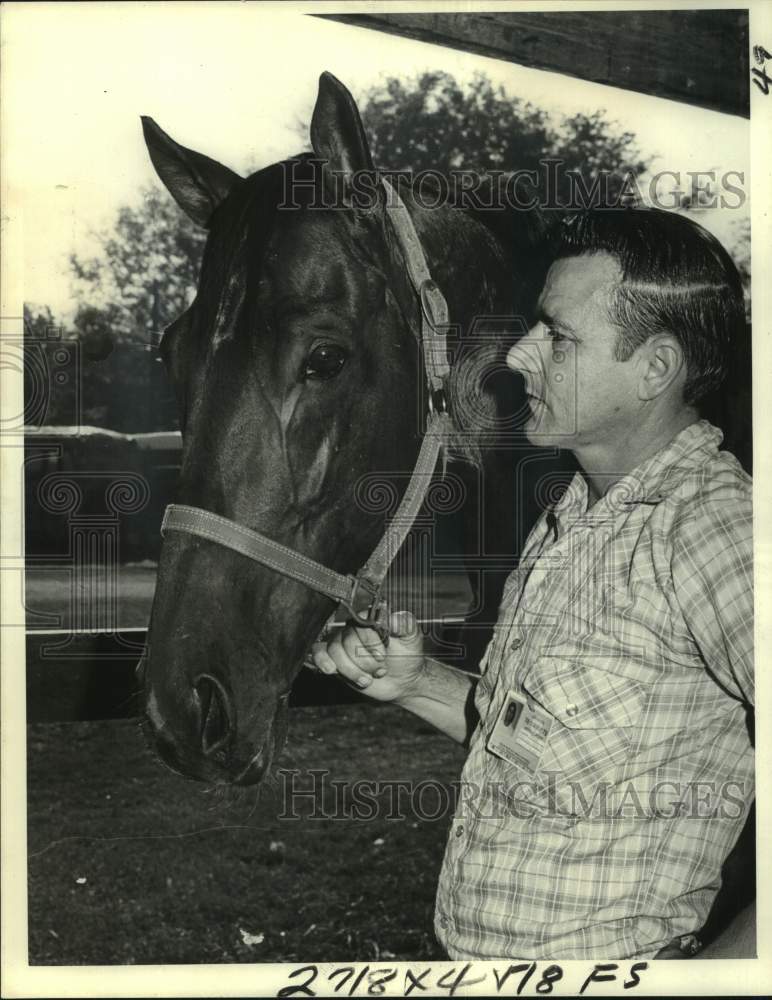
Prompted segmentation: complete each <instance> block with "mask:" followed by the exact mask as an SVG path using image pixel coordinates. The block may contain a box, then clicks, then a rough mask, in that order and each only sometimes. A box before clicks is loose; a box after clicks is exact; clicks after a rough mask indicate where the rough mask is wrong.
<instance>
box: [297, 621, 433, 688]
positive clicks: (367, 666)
mask: <svg viewBox="0 0 772 1000" xmlns="http://www.w3.org/2000/svg"><path fill="white" fill-rule="evenodd" d="M389 625H390V629H389V643H388V645H387V646H384V644H383V643H382V642H381V640H380V638H379V636H378V633H377V632H375V631H373V630H372V629H367V628H361V627H359V626H353V625H349V626H346V628H344V629H341V630H340V631H339V632H338V633H337V634H336V635H335V636H334V638H333V639H331V640H330V641H329V642H327V643H323V642H317V643H314V646H313V649H312V657H311V658H312V660H313V663H314V665H315V666H316V667H317V669H319V670H321V671H322V672H323V673H325V674H338V675H339V676H341V677H342V678H343V679H344V680H346V681H348V682H349V683H350V684H351V685H353V686H354V687H356V688H357V690H359V691H362V692H363V693H364V694H366V695H368V697H370V698H375V699H377V700H378V701H395V702H399V701H400V700H402V699H404V698H407V697H409V695H410V694H411V693H412V692H413V691H415V690H416V688H417V686H418V682H419V679H420V676H421V673H422V671H423V668H424V662H425V658H424V650H423V636H422V635H421V632H420V630H419V628H418V626H417V624H416V620H415V618H414V617H413V615H412V614H410V612H409V611H399V612H397V613H395V614H393V615H392V616H391V619H390V621H389Z"/></svg>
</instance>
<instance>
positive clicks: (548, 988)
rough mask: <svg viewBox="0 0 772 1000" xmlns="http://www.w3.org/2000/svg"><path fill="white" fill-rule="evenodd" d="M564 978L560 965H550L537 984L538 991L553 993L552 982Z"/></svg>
mask: <svg viewBox="0 0 772 1000" xmlns="http://www.w3.org/2000/svg"><path fill="white" fill-rule="evenodd" d="M562 978H563V970H562V969H561V968H560V966H559V965H548V966H547V968H546V969H545V970H544V972H543V973H542V977H541V979H540V980H539V982H538V983H537V984H536V992H537V993H552V984H553V983H557V982H558V981H559V980H561V979H562Z"/></svg>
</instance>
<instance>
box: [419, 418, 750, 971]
mask: <svg viewBox="0 0 772 1000" xmlns="http://www.w3.org/2000/svg"><path fill="white" fill-rule="evenodd" d="M720 442H721V432H720V431H718V430H717V429H716V428H715V427H712V426H711V425H710V424H709V423H708V422H707V421H699V422H697V423H694V424H692V425H691V426H689V427H687V428H686V429H684V430H683V431H682V432H681V433H680V434H678V435H677V437H675V438H674V439H673V440H672V441H671V442H670V443H669V444H668V445H667V446H666V447H665V448H664V449H662V450H661V451H660V452H659V453H658V454H656V455H655V456H654V457H653V458H651V459H650V460H648V461H647V462H645V463H643V464H642V465H641V466H640V467H639V468H638V469H636V470H635V471H634V472H633V473H631V474H630V475H628V476H626V477H625V478H624V479H622V480H621V481H620V482H619V483H617V484H616V485H615V486H614V487H612V489H611V490H609V492H608V493H607V494H606V495H605V496H604V497H603V498H601V499H600V500H599V501H598V502H597V503H596V504H595V505H594V506H593V507H592V508H590V509H589V510H588V498H587V489H586V484H585V482H584V479H583V478H582V477H581V476H579V475H577V476H576V477H575V478H574V480H573V481H572V483H571V484H570V486H569V487H568V489H567V490H566V492H565V493H564V495H563V496H562V498H561V499H560V500H559V501H558V502H557V503H556V504H554V505H553V506H552V508H551V509H549V510H547V511H545V513H544V514H543V515H542V516H541V518H540V519H539V521H538V522H537V524H536V525H535V527H534V529H533V531H532V532H531V534H530V536H529V538H528V540H527V542H526V545H525V549H524V550H523V554H522V557H521V560H520V564H519V566H518V568H517V569H516V570H515V572H514V573H512V574H511V576H510V577H509V580H508V581H507V584H506V586H505V589H504V596H503V600H502V605H501V609H500V613H499V621H498V624H497V627H496V630H495V632H494V638H493V640H492V642H491V643H490V645H489V647H488V650H487V651H486V654H485V657H484V658H483V662H482V664H481V673H482V677H481V679H480V681H479V682H478V684H477V689H476V692H475V702H476V706H477V710H478V712H479V715H480V720H481V721H480V723H479V725H478V727H477V730H476V732H475V733H474V735H473V737H472V741H471V745H470V751H469V756H468V759H467V762H466V764H465V767H464V771H463V774H462V780H461V791H460V797H459V800H458V808H457V811H456V816H455V818H454V820H453V824H452V827H451V830H450V834H449V838H448V844H447V847H446V852H445V859H444V862H443V867H442V872H441V875H440V882H439V888H438V893H437V907H436V914H435V930H436V933H437V936H438V938H439V940H440V941H441V942H442V943H443V945H444V946H445V948H446V949H447V951H448V953H449V955H450V956H451V957H452V958H515V957H517V958H522V959H526V958H527V959H537V958H554V959H571V958H600V957H605V958H623V957H644V958H645V957H651V956H653V955H655V954H656V952H657V951H658V950H659V949H660V948H661V947H663V946H664V945H665V944H667V943H668V942H670V941H671V940H672V939H673V938H675V937H676V936H678V935H680V934H686V933H690V932H694V931H697V930H699V929H700V928H701V927H702V925H703V924H704V922H705V919H706V917H707V914H708V911H709V909H710V905H711V903H712V901H713V898H714V896H715V894H716V892H717V890H718V888H719V886H720V871H721V865H722V862H723V861H724V859H725V857H726V855H727V854H728V853H729V851H730V850H731V848H732V846H733V845H734V843H735V841H736V839H737V837H738V836H739V834H740V831H741V829H742V826H743V823H744V821H745V817H746V815H747V810H748V808H749V806H750V803H751V801H752V798H753V794H754V792H753V749H752V744H751V737H750V736H749V730H748V725H747V722H748V719H747V713H746V704H753V697H754V695H753V570H752V557H753V552H752V511H751V480H750V479H749V478H748V476H746V475H745V473H744V472H743V471H742V469H741V467H740V465H739V463H738V462H737V460H736V459H735V458H734V457H733V456H732V455H730V454H729V453H727V452H719V451H718V445H719V443H720ZM510 690H513V691H515V692H516V693H518V694H519V695H520V696H521V697H522V698H524V700H525V703H526V705H527V712H528V713H531V714H530V718H532V719H533V720H535V725H534V726H533V727H532V729H531V733H532V737H531V742H530V744H529V747H530V752H531V758H530V766H527V764H526V763H523V764H522V765H518V764H515V763H511V762H508V761H507V760H504V759H501V758H500V757H498V756H496V755H494V754H493V753H492V752H491V751H490V750H489V749H488V748H487V741H488V738H489V736H490V733H491V730H492V728H493V726H494V723H495V721H496V718H497V716H498V715H499V713H500V712H501V711H502V706H503V705H504V704H505V703H506V702H507V695H508V692H509V691H510ZM534 732H535V733H536V734H537V738H536V740H535V742H534V739H533V733H534Z"/></svg>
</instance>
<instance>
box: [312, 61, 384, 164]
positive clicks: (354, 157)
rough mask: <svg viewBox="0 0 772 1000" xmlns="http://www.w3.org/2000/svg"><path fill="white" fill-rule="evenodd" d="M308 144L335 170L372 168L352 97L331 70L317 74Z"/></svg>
mask: <svg viewBox="0 0 772 1000" xmlns="http://www.w3.org/2000/svg"><path fill="white" fill-rule="evenodd" d="M311 146H312V147H313V150H314V153H315V154H316V156H318V157H319V159H322V160H327V161H328V167H329V168H330V169H331V170H333V171H336V172H340V173H344V174H352V173H354V172H355V171H357V170H372V169H373V161H372V157H371V156H370V147H369V146H368V144H367V137H366V136H365V130H364V128H363V127H362V119H361V118H360V117H359V111H358V110H357V106H356V103H355V102H354V98H353V97H352V96H351V94H350V93H349V92H348V90H347V89H346V88H345V87H344V86H343V84H342V83H341V82H340V80H338V79H336V78H335V77H334V76H333V75H332V73H326V72H325V73H322V75H321V76H320V77H319V96H318V97H317V98H316V107H315V108H314V114H313V117H312V119H311Z"/></svg>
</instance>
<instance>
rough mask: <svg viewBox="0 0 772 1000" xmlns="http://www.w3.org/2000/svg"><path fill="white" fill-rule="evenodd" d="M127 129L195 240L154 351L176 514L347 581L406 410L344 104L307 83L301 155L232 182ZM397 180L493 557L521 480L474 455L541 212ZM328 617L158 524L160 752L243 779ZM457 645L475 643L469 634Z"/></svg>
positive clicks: (492, 593) (408, 332)
mask: <svg viewBox="0 0 772 1000" xmlns="http://www.w3.org/2000/svg"><path fill="white" fill-rule="evenodd" d="M144 126H145V135H146V140H147V143H148V148H149V150H150V155H151V157H152V160H153V163H154V165H155V167H156V169H157V171H158V174H159V176H160V177H161V180H162V181H163V182H164V184H165V185H166V186H167V188H168V189H169V191H170V192H171V194H172V196H173V197H174V198H175V199H176V201H177V202H178V204H179V205H180V207H181V208H182V209H183V210H184V211H185V212H187V214H188V215H189V216H191V217H192V218H193V219H194V220H195V221H196V222H198V223H200V224H201V225H202V226H206V227H207V228H208V230H209V237H208V242H207V245H206V251H205V256H204V262H203V267H202V273H201V278H200V284H199V289H198V295H197V298H196V300H195V302H194V303H193V305H192V306H191V307H190V309H189V310H188V311H187V312H186V313H185V314H184V315H183V316H182V317H180V318H179V319H178V320H177V321H176V322H175V323H173V324H172V326H171V327H170V328H169V329H168V330H167V332H166V334H165V336H164V338H163V341H162V345H161V353H162V356H163V359H164V362H165V364H166V367H167V369H168V372H169V375H170V377H171V379H172V380H173V383H174V386H175V388H176V392H177V397H178V402H179V411H180V419H181V426H182V434H183V456H182V468H181V475H180V482H179V491H178V498H177V499H178V502H179V503H180V504H185V505H190V506H195V507H197V508H203V509H204V510H205V511H210V512H212V513H214V514H217V515H221V516H222V517H225V518H228V519H230V520H231V521H234V522H237V523H238V524H239V525H243V526H245V527H247V528H250V529H252V530H255V531H259V532H260V533H262V535H264V536H267V537H268V538H270V539H273V540H274V541H276V542H280V543H283V544H284V545H286V546H288V547H289V548H291V549H293V550H295V551H297V552H300V553H303V554H305V555H307V556H309V557H311V558H312V559H314V560H316V561H317V562H319V563H322V564H324V565H325V566H328V567H330V568H332V569H334V570H336V571H338V572H339V573H351V572H353V571H354V570H356V569H357V568H358V567H360V566H361V565H362V563H363V562H364V560H365V559H366V557H367V556H368V555H369V553H370V551H371V550H372V548H373V547H374V545H375V544H376V542H377V540H378V538H379V535H380V534H381V533H382V531H383V520H382V515H378V514H377V513H375V512H373V511H372V510H370V511H368V510H366V509H363V505H362V504H361V503H358V502H357V496H358V494H357V488H358V484H360V483H361V482H362V481H363V477H365V476H367V475H368V474H372V473H373V472H378V473H380V474H382V475H383V476H384V477H385V478H388V477H389V476H394V477H395V478H394V480H393V483H394V485H395V488H397V489H404V484H405V475H404V474H405V473H406V472H409V471H410V470H411V469H412V467H413V464H414V462H415V460H416V456H417V454H418V451H419V447H420V444H421V435H422V433H423V428H424V419H425V410H424V408H425V398H424V396H425V394H424V393H423V392H422V367H423V366H422V358H421V354H420V351H419V349H418V346H417V343H416V338H415V335H414V334H415V330H416V327H417V325H419V323H420V305H419V302H418V300H417V297H416V295H415V292H414V289H413V287H412V286H411V284H410V282H409V280H408V277H407V271H406V261H405V257H404V250H403V248H402V247H401V246H400V245H399V241H398V240H396V239H395V236H394V232H393V230H392V227H391V226H390V225H389V224H388V220H387V218H386V215H385V211H384V193H383V188H381V187H379V186H378V185H377V183H376V184H365V183H364V181H365V180H367V179H368V178H371V179H372V177H373V176H374V175H373V164H372V162H371V158H370V153H369V150H368V145H367V141H366V138H365V134H364V130H363V128H362V124H361V121H360V118H359V114H358V112H357V109H356V105H355V104H354V102H353V99H352V98H351V95H350V94H349V93H348V91H347V90H346V89H345V88H344V87H343V86H342V85H341V84H340V83H339V82H338V81H337V80H335V78H334V77H332V76H330V75H329V74H324V75H323V76H322V78H321V81H320V89H319V96H318V100H317V104H316V107H315V110H314V115H313V120H312V125H311V139H312V145H313V151H314V155H313V156H311V157H309V156H301V157H298V158H295V159H292V160H288V161H285V162H282V163H278V164H274V165H272V166H269V167H267V168H265V169H264V170H261V171H259V172H258V173H255V174H253V175H252V176H251V177H249V178H247V179H242V178H240V177H238V176H237V175H236V174H235V173H233V172H232V171H231V170H229V169H228V168H227V167H224V166H222V165H221V164H219V163H216V162H215V161H213V160H211V159H209V158H208V157H206V156H203V155H202V154H200V153H195V152H193V151H191V150H188V149H185V148H184V147H182V146H179V145H178V144H177V143H175V142H174V141H173V140H172V139H171V138H170V137H169V136H167V135H166V134H165V133H164V132H162V131H161V129H160V128H159V127H158V126H157V125H155V123H154V122H152V121H151V120H149V119H145V120H144ZM322 162H323V166H322ZM360 181H361V182H362V183H361V184H359V183H358V182H360ZM400 190H401V193H402V197H403V198H404V201H405V203H406V204H407V206H408V209H409V212H410V215H411V217H412V220H413V223H414V225H415V228H416V230H417V233H418V236H419V237H420V242H421V244H422V246H423V250H424V253H425V255H426V259H427V261H428V263H429V266H430V267H431V271H432V275H433V277H434V279H435V280H436V281H437V283H438V285H439V286H440V288H441V289H442V290H443V291H444V293H445V296H446V298H447V301H448V306H449V313H450V320H451V322H452V323H453V324H454V325H455V328H456V329H457V331H458V335H457V336H456V338H455V340H454V341H453V343H452V344H451V349H452V356H453V365H452V372H451V376H450V383H449V391H448V396H449V405H450V411H451V414H452V417H453V423H454V435H453V440H452V441H451V444H450V449H449V450H450V452H451V454H456V455H462V456H466V457H467V458H469V459H475V460H476V461H477V462H478V465H479V464H480V461H482V466H483V467H484V471H485V475H486V480H487V482H488V483H489V484H493V485H492V488H489V489H488V490H487V491H486V494H485V497H483V499H480V498H477V499H476V500H475V499H474V498H473V503H472V504H471V505H470V514H471V516H470V518H469V522H468V523H469V524H470V532H469V534H470V538H472V539H473V548H475V549H477V554H478V555H483V554H484V553H486V552H487V554H488V555H494V556H495V555H499V556H504V557H506V558H505V560H504V561H505V562H506V561H507V559H508V560H509V563H510V564H511V562H512V558H513V554H514V550H515V549H516V547H517V543H518V540H519V539H522V537H523V536H524V534H525V532H526V529H527V528H528V522H529V521H530V520H531V518H532V516H533V513H534V511H535V507H534V506H533V497H532V496H530V497H526V494H527V493H528V491H522V490H520V494H521V495H520V500H521V506H520V507H518V509H513V507H512V504H513V503H515V502H516V498H515V497H514V493H515V488H516V476H515V464H516V458H517V455H514V456H513V451H512V449H511V446H508V447H507V448H503V447H502V446H500V447H499V448H498V450H497V449H496V448H492V447H481V443H484V438H485V435H486V434H488V433H489V432H490V431H491V430H492V429H495V427H496V426H497V424H498V425H499V426H500V425H501V424H502V421H503V422H504V424H506V425H507V426H508V427H509V429H512V426H513V423H516V414H517V412H518V410H519V408H520V407H521V406H522V400H521V399H520V397H519V392H520V386H519V381H518V379H516V378H513V377H512V375H511V374H510V373H506V368H505V365H504V360H503V359H504V355H505V352H506V350H507V348H508V347H509V346H510V345H511V343H512V339H513V337H514V336H516V335H517V332H518V331H522V330H523V329H525V322H526V320H525V318H526V317H527V314H528V310H529V308H530V306H531V304H532V299H533V295H534V292H538V290H539V288H540V287H541V279H542V276H543V269H544V264H545V254H543V253H541V252H540V251H539V247H540V246H541V242H540V238H541V236H542V235H543V232H542V222H541V220H540V218H539V217H538V215H537V213H534V212H531V213H527V214H526V213H524V212H518V211H515V210H514V209H512V208H508V207H507V206H506V204H505V202H504V200H503V199H502V200H501V202H500V204H499V205H498V207H496V208H494V209H492V210H488V211H485V210H482V209H479V206H478V208H477V209H475V208H474V207H472V208H469V207H468V206H466V207H464V206H458V205H456V204H451V203H447V199H446V202H445V203H442V204H436V205H435V206H433V207H428V206H427V205H426V204H422V203H421V202H420V200H419V199H418V198H416V197H415V196H414V195H413V193H411V188H410V186H409V185H408V184H402V185H401V188H400ZM438 190H440V189H438ZM357 192H359V193H357ZM363 192H364V195H367V197H365V196H364V195H363ZM441 193H442V192H441V190H440V194H441ZM434 200H435V202H436V201H442V199H441V198H440V199H436V198H435V199H434ZM518 317H520V318H519V319H518ZM481 318H482V322H481ZM502 318H504V319H503V320H502ZM471 333H473V334H474V335H473V336H472V335H471ZM515 447H521V448H524V447H526V446H524V445H522V444H521V445H519V446H517V445H516V446H515ZM481 456H482V458H481ZM540 471H541V472H543V471H544V466H543V465H542V466H541V467H540ZM473 478H474V477H473ZM470 482H471V480H470ZM486 498H487V499H486ZM526 499H527V500H528V502H529V503H530V506H529V507H528V508H527V510H524V508H523V507H522V503H523V502H525V500H526ZM481 523H482V524H483V525H484V526H487V527H484V528H483V537H482V542H481V541H480V540H479V539H478V538H477V535H478V533H479V525H480V524H481ZM491 526H492V528H493V530H489V528H490V527H491ZM486 537H487V541H486ZM494 537H495V539H496V543H495V544H493V543H492V541H491V539H493V538H494ZM508 568H509V567H508V566H505V565H503V563H502V562H501V561H499V563H498V569H497V570H496V571H494V572H490V573H487V574H485V575H484V576H483V586H482V588H481V590H482V593H481V596H480V600H479V604H480V609H481V614H480V616H479V617H480V619H481V620H483V621H487V622H488V624H489V625H490V624H491V623H492V622H493V621H495V609H496V606H497V603H498V599H499V594H500V587H501V583H502V581H503V577H504V576H505V575H506V570H507V569H508ZM333 606H334V605H333V602H332V601H331V600H330V599H329V598H328V597H325V596H323V595H321V594H320V593H318V592H316V591H314V590H313V589H311V588H309V587H307V586H304V585H303V584H302V583H300V582H296V581H295V580H292V579H289V578H287V577H286V576H284V575H282V574H281V573H277V572H276V571H275V570H272V569H269V568H266V567H264V566H261V565H259V564H258V563H256V562H253V561H250V560H249V559H247V558H245V557H244V556H243V555H240V554H238V553H237V552H234V551H231V550H229V549H227V548H224V547H222V546H220V545H217V544H214V543H213V542H212V541H210V540H207V539H206V538H201V537H195V536H193V535H191V534H184V533H179V532H169V533H168V534H167V536H166V538H165V541H164V545H163V551H162V556H161V561H160V567H159V573H158V583H157V589H156V595H155V601H154V605H153V612H152V620H151V625H150V631H149V637H148V648H147V652H146V656H145V659H144V665H143V674H144V688H145V703H146V714H147V719H148V721H149V726H150V727H151V730H152V732H153V734H154V737H155V741H156V743H157V746H158V750H159V752H160V754H161V756H162V757H163V759H164V760H165V761H166V762H167V763H168V764H169V765H170V766H172V767H173V768H175V769H176V770H179V771H181V772H182V773H185V774H188V775H191V776H194V777H196V778H200V779H203V780H206V781H211V782H227V783H239V784H247V783H254V782H256V781H259V780H260V778H261V777H262V776H263V774H264V773H265V771H266V769H267V768H268V767H269V765H270V763H271V760H272V759H273V758H274V757H275V755H276V753H277V751H278V750H279V749H280V748H281V745H282V743H283V740H284V738H285V731H286V705H287V698H288V693H289V691H290V687H291V685H292V682H293V679H294V677H295V676H296V674H297V672H298V671H299V669H300V667H301V665H302V663H303V661H304V658H305V656H306V654H307V652H308V650H309V648H310V646H311V644H312V642H313V641H314V639H315V638H316V636H317V634H318V633H319V631H320V628H321V627H322V625H323V624H324V622H325V621H326V619H327V618H328V617H329V615H330V613H331V610H332V609H333ZM475 636H476V639H477V641H476V648H477V649H479V646H480V645H481V643H482V641H483V639H484V634H482V633H476V634H475Z"/></svg>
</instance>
